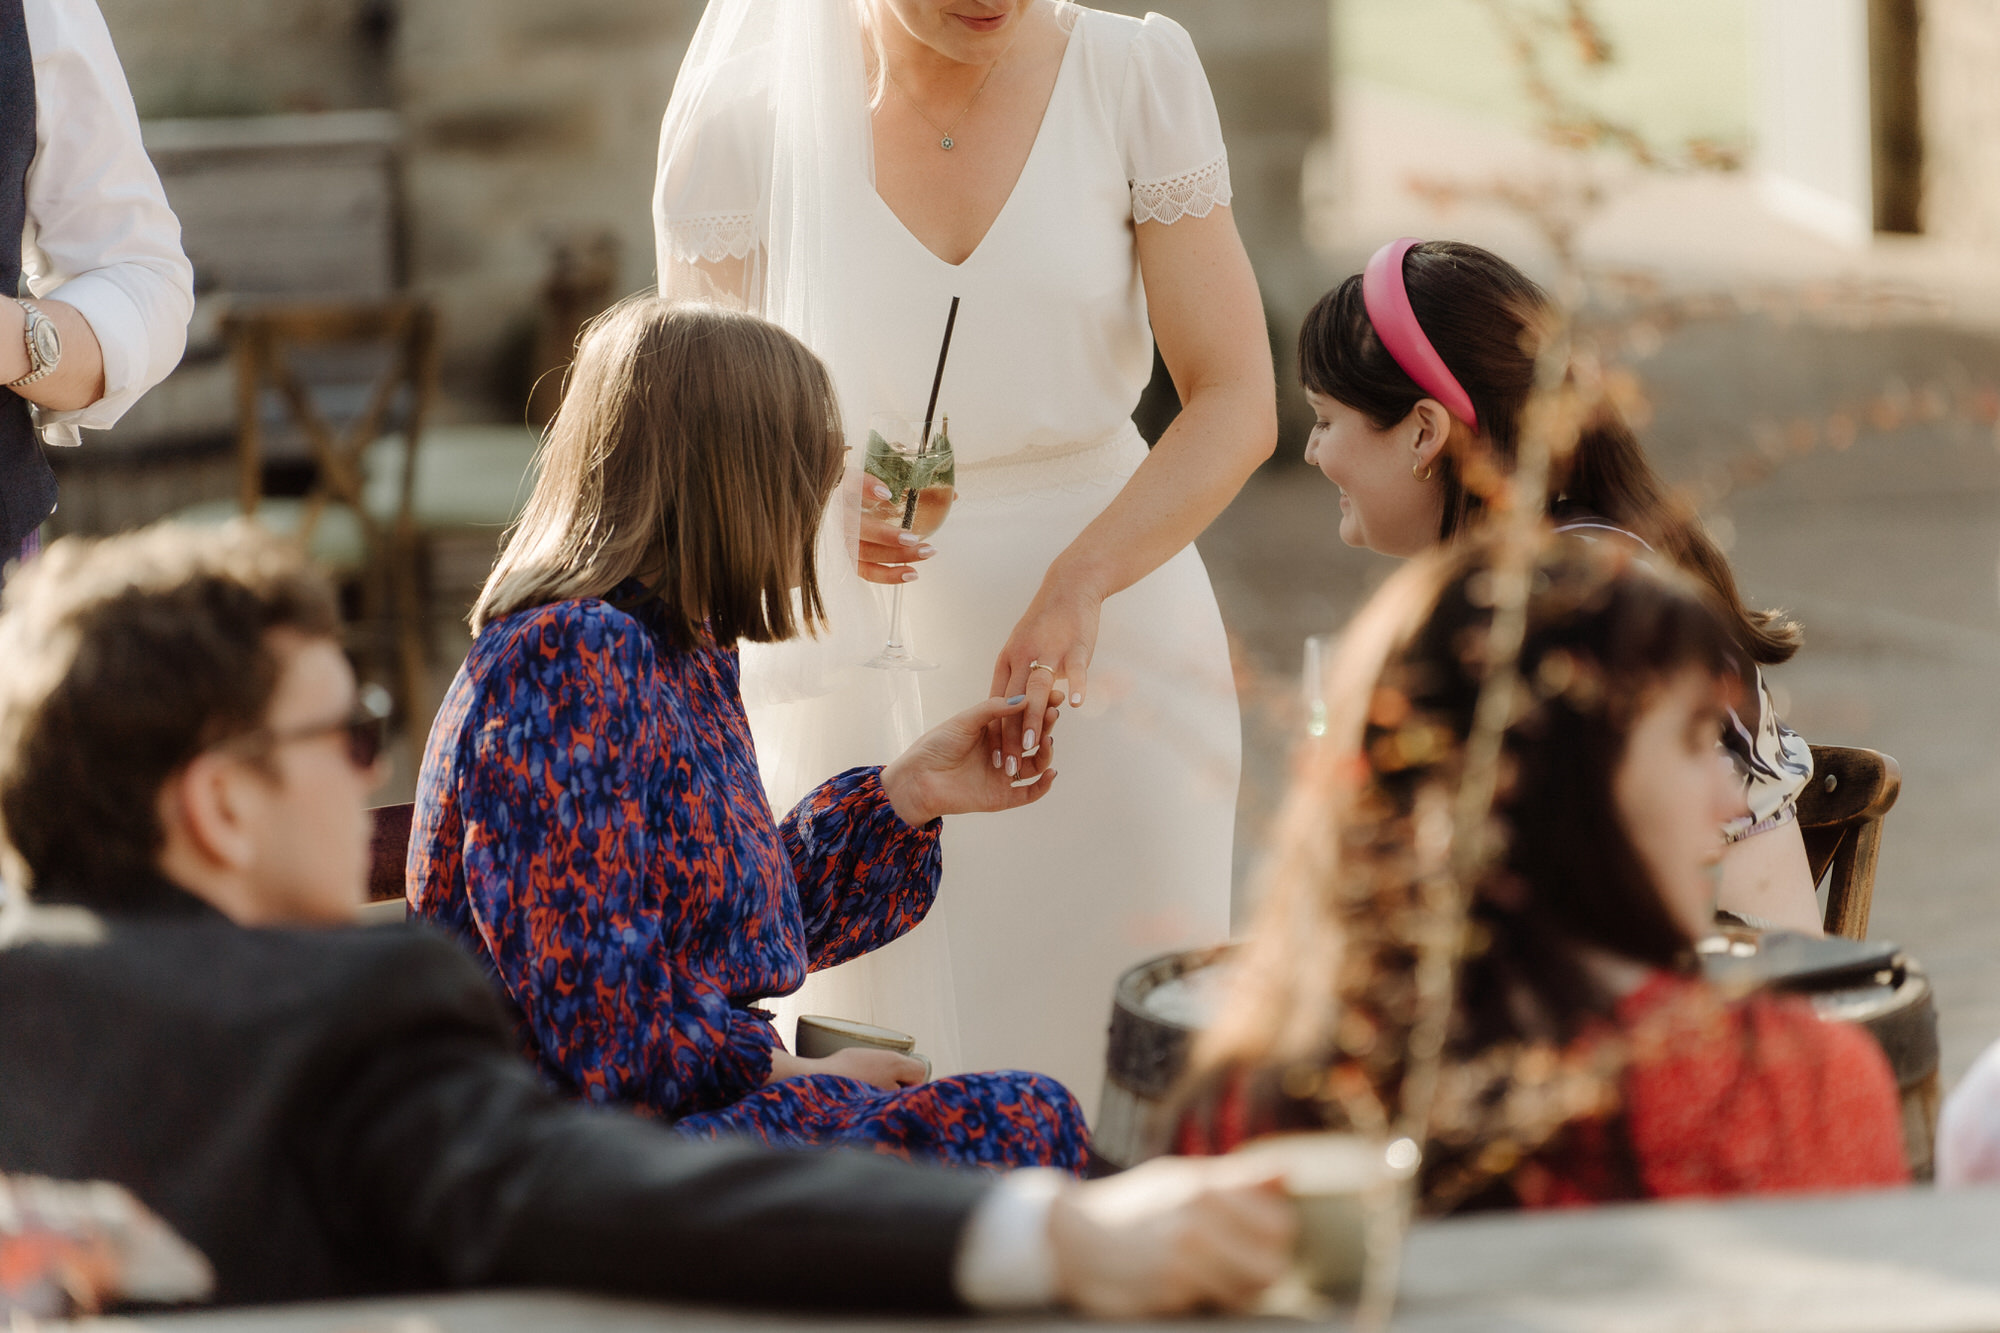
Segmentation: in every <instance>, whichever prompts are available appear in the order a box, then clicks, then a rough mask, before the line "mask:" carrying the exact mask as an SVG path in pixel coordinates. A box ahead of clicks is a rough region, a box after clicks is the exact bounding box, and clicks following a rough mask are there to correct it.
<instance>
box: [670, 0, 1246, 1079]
mask: <svg viewBox="0 0 2000 1333" xmlns="http://www.w3.org/2000/svg"><path fill="white" fill-rule="evenodd" d="M1229 197H1230V188H1229V168H1228V159H1227V156H1226V154H1225V152H1224V148H1223V143H1222V136H1221V129H1220V126H1219V124H1218V122H1217V119H1216V113H1215V106H1214V101H1213V98H1212V97H1211V95H1210V92H1209V89H1208V84H1207V81H1206V78H1205V76H1204V75H1203V73H1202V68H1201V64H1200V61H1199V59H1198V58H1197V56H1196V54H1195V50H1194V47H1193V44H1192V43H1191V42H1190V41H1189V39H1188V36H1187V34H1186V32H1185V31H1184V30H1182V29H1181V28H1180V26H1179V25H1177V24H1176V23H1174V22H1173V21H1172V20H1170V19H1167V18H1163V17H1161V16H1159V15H1157V14H1155V15H1149V16H1148V17H1147V18H1146V19H1145V20H1144V21H1140V20H1138V19H1132V18H1126V17H1122V16H1118V15H1113V14H1108V13H1103V12H1100V11H1096V10H1091V9H1085V8H1081V7H1077V6H1073V5H1069V4H1058V3H1056V0H710V5H709V10H708V13H707V14H706V16H705V17H704V19H703V21H702V26H701V29H700V31H699V32H698V33H697V35H696V38H695V43H694V46H693V47H692V48H691V50H690V52H689V55H688V59H687V62H686V64H685V65H684V66H683V67H682V71H681V75H680V78H679V80H678V82H677V83H676V85H675V89H674V95H673V100H672V103H671V105H670V106H669V108H668V112H667V118H666V124H665V128H664V131H663V135H662V141H661V162H660V175H659V179H658V183H657V187H656V197H655V221H656V224H657V227H658V236H659V259H660V273H661V284H662V288H663V290H664V291H665V292H666V293H667V294H668V295H672V296H681V295H688V296H701V297H707V298H710V299H715V298H718V297H719V298H722V299H727V300H733V301H737V302H740V303H741V304H743V305H745V306H747V307H748V308H750V309H753V310H757V311H761V312H762V313H764V314H765V315H766V316H768V317H770V318H772V319H775V320H777V321H778V322H780V323H782V324H784V325H786V326H787V327H788V328H790V329H792V330H793V331H794V332H795V333H797V334H799V336H800V337H802V338H803V339H804V340H805V341H806V342H807V343H808V344H809V345H810V346H811V347H812V348H813V349H814V350H815V351H817V352H818V353H819V354H820V356H821V357H823V358H824V359H825V360H826V362H827V364H828V366H829V367H830V368H831V370H832V372H833V377H834V382H835V384H836V386H837V387H838V390H839V393H840V397H841V401H842V411H843V414H844V415H845V417H846V423H845V424H846V427H847V431H848V436H849V440H850V443H851V444H852V443H858V442H860V441H861V440H863V439H865V438H866V430H867V423H868V420H869V418H870V416H871V415H873V414H877V413H894V414H898V415H902V416H905V417H921V416H922V415H923V412H924V408H925V403H926V400H927V398H928V396H929V393H930V388H931V380H932V374H933V370H934V368H935V366H936V361H937V355H938V346H939V339H940V337H941V336H942V334H943V331H944V325H945V318H946V312H947V310H948V308H949V307H950V304H951V298H953V297H954V296H956V297H959V298H961V302H962V304H961V306H960V309H959V313H958V317H957V324H956V330H955V333H954V336H953V341H952V344H951V353H950V360H949V363H948V366H947V368H946V371H945V374H944V379H943V383H942V386H941V392H940V394H939V399H938V411H939V414H940V415H941V416H946V415H948V416H949V417H950V420H951V440H952V443H953V446H954V449H955V453H956V456H957V460H958V463H957V491H958V496H957V502H956V505H955V507H954V508H953V509H952V511H951V514H950V516H949V518H948V520H947V521H946V523H945V525H944V527H943V529H942V530H941V531H940V532H939V533H938V534H937V535H936V537H935V539H934V549H933V546H928V545H927V546H923V547H919V548H916V549H911V548H908V547H904V546H901V545H898V544H896V538H895V534H894V531H893V529H891V528H888V527H885V526H883V525H881V524H879V523H878V524H871V525H865V526H862V527H861V528H860V530H859V535H858V539H859V545H858V548H857V546H856V545H855V541H856V525H857V522H858V520H856V519H855V518H853V517H852V515H853V512H854V507H853V506H851V505H850V506H849V507H848V514H849V518H848V521H847V523H846V524H844V525H843V524H842V523H840V522H838V521H835V520H834V519H832V518H830V519H829V521H828V523H827V524H826V528H827V531H826V533H825V534H824V537H823V540H824V541H825V542H826V543H827V545H828V549H829V558H827V559H824V560H822V562H821V569H822V571H823V573H822V578H823V580H824V581H826V582H827V583H828V584H830V585H832V586H831V587H830V588H829V590H828V604H829V614H830V618H831V622H832V631H831V633H830V634H828V635H826V636H823V637H822V638H820V639H818V640H816V641H812V642H808V643H802V644H795V645H778V646H775V647H763V646H757V645H746V646H745V649H744V655H743V661H744V694H745V701H746V703H747V704H748V705H749V707H750V717H751V724H752V728H753V731H754V733H755V735H756V740H757V746H758V752H759V755H760V761H761V763H762V765H763V769H764V777H765V784H766V787H767V789H768V790H769V792H770V794H771V797H772V801H773V804H774V805H775V806H776V807H777V808H779V809H785V808H787V807H788V806H789V804H790V803H791V802H792V801H793V800H795V799H796V798H797V796H798V795H799V794H800V793H801V792H802V791H803V790H804V788H805V785H806V783H807V781H808V779H810V780H815V781H816V780H819V779H822V778H824V777H825V775H826V774H827V773H829V772H833V771H836V770H837V769H840V768H842V767H844V766H851V765H859V764H872V763H880V762H883V761H884V760H885V759H887V758H889V757H890V756H891V755H892V754H893V753H894V752H895V738H896V735H897V733H898V731H907V730H908V729H909V728H911V727H914V726H917V725H919V724H920V722H921V719H922V718H923V717H927V716H943V715H944V714H945V713H946V712H948V711H952V710H955V709H956V708H958V707H960V706H962V705H963V704H964V703H965V702H966V701H968V700H970V699H974V698H978V697H981V696H983V695H986V694H989V693H1004V694H1010V695H1011V694H1016V693H1022V692H1026V693H1028V694H1029V695H1030V697H1031V706H1030V708H1029V709H1028V710H1027V712H1026V713H1025V714H1024V716H1026V717H1029V718H1035V717H1041V716H1043V714H1042V712H1041V710H1040V709H1039V708H1037V707H1035V706H1033V701H1035V700H1038V699H1039V698H1041V697H1042V696H1048V698H1049V702H1051V703H1056V702H1064V703H1067V704H1069V705H1070V706H1069V707H1068V708H1067V709H1066V714H1067V715H1066V716H1064V717H1063V719H1062V722H1061V726H1060V728H1059V729H1058V730H1059V732H1060V735H1059V736H1057V737H1051V738H1048V739H1047V741H1046V743H1048V744H1051V745H1053V746H1054V747H1055V751H1056V755H1055V758H1056V763H1057V766H1058V767H1059V768H1060V770H1061V772H1062V779H1063V780H1062V783H1061V785H1060V788H1059V790H1058V791H1057V792H1056V793H1055V794H1054V796H1053V798H1052V799H1050V800H1047V801H1044V802H1041V803H1039V804H1037V805H1035V806H1033V807H1031V808H1029V809H1027V810H1025V811H1022V812H1019V813H1017V814H1011V815H1008V816H1005V817H1000V818H995V817H991V816H971V817H965V818H955V819H953V820H950V821H947V824H946V827H945V833H944V880H943V886H942V889H941V891H940V894H939V898H938V904H937V906H936V907H935V908H933V909H932V912H931V915H930V916H929V918H927V919H926V920H925V921H924V922H923V923H922V924H921V925H920V926H919V927H918V928H917V929H916V930H915V931H913V932H912V933H911V934H910V935H909V936H908V937H907V938H905V939H903V940H900V941H898V942H897V943H895V944H893V945H891V946H889V947H888V948H886V949H883V950H880V951H878V952H877V953H874V954H871V955H869V956H868V957H867V958H865V959H861V960H858V961H857V962H854V963H849V964H847V965H845V966H844V967H841V968H837V969H834V970H832V971H830V972H826V973H820V974H817V975H815V976H814V977H813V978H811V979H810V980H809V981H808V982H807V984H806V988H805V989H804V990H803V991H801V992H799V994H798V995H796V996H793V997H787V998H786V999H785V1000H783V1001H782V1002H781V1003H780V1010H781V1017H782V1016H784V1015H796V1014H798V1013H802V1012H811V1013H830V1014H836V1015H839V1016H843V1017H847V1018H856V1019H861V1020H863V1021H867V1022H874V1023H879V1024H882V1025H885V1026H889V1027H894V1028H899V1029H901V1030H904V1031H907V1032H912V1033H914V1034H915V1035H916V1036H917V1038H918V1045H919V1049H920V1050H923V1051H925V1052H927V1053H928V1054H929V1055H930V1056H931V1057H932V1059H933V1061H934V1063H935V1064H936V1065H937V1067H938V1071H939V1072H940V1073H945V1072H953V1071H956V1070H961V1069H994V1068H1025V1069H1033V1070H1037V1071H1040V1072H1044V1073H1048V1074H1052V1075H1054V1076H1055V1077H1057V1078H1059V1079H1061V1080H1062V1081H1063V1082H1064V1083H1066V1084H1068V1085H1069V1086H1070V1088H1071V1089H1072V1090H1074V1091H1075V1092H1076V1094H1077V1096H1078V1097H1079V1099H1080V1100H1082V1102H1083V1104H1084V1105H1085V1106H1086V1107H1092V1106H1094V1105H1095V1103H1096V1099H1097V1095H1098V1090H1099V1086H1100V1080H1101V1077H1102V1072H1103V1062H1104V1034H1105V1026H1106V1021H1107V1019H1108V1017H1109V1013H1110V1006H1111V996H1112V988H1113V984H1114V982H1115V981H1116V979H1117V977H1118V975H1119V974H1120V973H1121V972H1122V971H1123V970H1124V969H1126V968H1127V967H1129V966H1131V965H1132V964H1133V963H1135V962H1137V961H1139V960H1141V959H1144V958H1146V957H1149V956H1151V955H1154V954H1157V953H1162V952H1165V951H1168V950H1172V949H1179V948H1187V947H1192V946H1196V945H1202V944H1209V943H1215V942H1218V941H1220V940H1222V939H1224V938H1225V937H1226V936H1227V934H1228V930H1229V891H1230V850H1231V840H1232V836H1233V825H1234V817H1235V803H1236V786H1237V772H1238V761H1239V749H1240V734H1239V729H1238V718H1237V708H1236V695H1235V688H1234V682H1233V679H1232V676H1231V671H1230V662H1229V651H1228V645H1227V642H1226V640H1225V636H1224V633H1223V628H1222V622H1221V618H1220V616H1219V615H1218V613H1217V611H1216V605H1215V596H1214V593H1213V591H1212V590H1211V588H1210V586H1209V581H1208V575H1207V572H1206V571H1205V570H1204V569H1203V567H1202V563H1201V559H1200V557H1199V556H1198V555H1197V554H1196V552H1195V550H1194V547H1193V546H1192V544H1191V543H1192V541H1193V539H1194V538H1195V536H1196V535H1197V534H1199V533H1200V532H1201V530H1202V529H1203V528H1204V527H1206V526H1207V524H1208V523H1209V522H1210V521H1211V520H1212V519H1213V518H1214V517H1215V515H1216V514H1217V513H1219V512H1220V511H1221V510H1222V508H1223V507H1224V506H1225V505H1226V504H1228V502H1229V500H1230V499H1231V497H1233V496H1234V495H1235V493H1236V491H1237V489H1238V488H1239V487H1240V486H1241V485H1242V483H1243V482H1244V480H1245V479H1246V478H1247V477H1248V476H1249V474H1250V472H1251V471H1252V470H1253V469H1255V467H1256V466H1257V464H1258V463H1259V462H1261V461H1262V460H1263V459H1264V458H1265V457H1267V456H1268V455H1269V453H1270V451H1271V449H1272V447H1273V445H1274V443H1275V440H1276V413H1275V404H1274V389H1273V383H1272V372H1271V363H1270V352H1269V346H1268V343H1267V341H1266V334H1265V326H1264V321H1263V311H1262V306H1261V304H1260V301H1259V298H1258V293H1257V287H1256V281H1255V278H1254V276H1253V275H1252V273H1251V270H1250V265H1249V261H1248V259H1247V258H1246V256H1245V254H1244V251H1243V247H1242V243H1241V241H1240V240H1239V239H1238V236H1237V232H1236V227H1235V223H1234V221H1233V219H1232V217H1231V215H1230V211H1229V208H1228V203H1229ZM1156 336H1157V338H1158V340H1159V347H1160V351H1161V354H1162V356H1163V358H1164V360H1165V362H1166V365H1167V367H1168V369H1169V371H1170V372H1171V373H1172V375H1173V378H1174V383H1175V385H1176V387H1177V388H1178V390H1179V393H1180V397H1181V400H1182V403H1183V407H1182V411H1181V413H1180V415H1179V417H1178V418H1177V419H1176V420H1175V422H1174V424H1173V426H1172V427H1171V428H1170V429H1169V430H1168V431H1167V432H1166V434H1165V436H1164V437H1163V438H1162V439H1161V440H1160V441H1159V442H1158V444H1157V445H1156V446H1155V447H1154V448H1153V449H1152V450H1151V451H1150V453H1149V452H1148V450H1147V448H1146V445H1145V443H1144V442H1143V441H1142V440H1141V439H1140V437H1139V435H1138V433H1137V431H1136V430H1135V429H1134V428H1133V426H1132V422H1131V414H1132V410H1133V408H1134V407H1135V405H1136V404H1137V402H1138V400H1139V395H1140V392H1141V391H1142V390H1143V389H1144V387H1145V385H1146V383H1147V380H1148V378H1149V376H1150V372H1151V368H1152V361H1153V344H1154V338H1155V337H1156ZM859 452H860V451H858V450H855V451H853V452H852V453H851V454H850V458H851V459H853V460H854V461H855V462H856V463H857V464H858V454H859ZM861 481H862V479H861V478H859V477H858V476H857V477H855V478H853V479H852V481H851V487H852V488H855V490H856V492H857V493H858V487H859V486H860V484H861ZM843 541H844V542H845V549H844V550H843V549H841V547H842V543H843ZM837 571H844V574H843V573H840V572H837ZM904 580H908V587H907V590H906V592H905V603H906V616H907V619H908V627H909V634H908V637H909V642H910V645H911V647H912V648H913V649H914V650H915V651H916V652H917V653H919V654H921V655H922V656H924V657H927V658H929V659H931V660H933V661H935V662H937V663H938V664H939V669H937V670H934V671H929V672H923V673H903V672H884V671H876V670H868V669H864V668H862V667H861V666H860V665H859V664H860V663H861V662H863V661H864V660H866V659H867V658H868V657H869V656H871V655H872V654H873V653H874V651H875V650H876V649H878V648H879V647H880V646H881V643H882V641H883V637H884V633H885V631H886V628H887V613H886V606H887V602H888V594H887V590H886V588H884V587H881V586H879V585H886V584H892V583H896V582H901V581H904ZM871 585H877V586H871ZM1043 740H1044V738H1042V737H1038V736H1034V735H1032V734H1027V735H1023V734H1020V733H1019V732H1018V730H1017V731H1016V732H1015V733H1014V734H1009V735H1005V736H996V737H995V738H994V753H995V762H997V763H1001V764H1003V765H1006V764H1013V763H1016V762H1018V757H1019V755H1020V753H1021V751H1022V749H1023V748H1024V747H1026V746H1032V745H1035V744H1037V743H1039V742H1043ZM780 1031H781V1034H785V1033H788V1025H786V1026H781V1029H780Z"/></svg>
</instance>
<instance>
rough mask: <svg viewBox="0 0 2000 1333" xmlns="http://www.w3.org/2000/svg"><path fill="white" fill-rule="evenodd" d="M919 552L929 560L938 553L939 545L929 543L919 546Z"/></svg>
mask: <svg viewBox="0 0 2000 1333" xmlns="http://www.w3.org/2000/svg"><path fill="white" fill-rule="evenodd" d="M917 554H918V555H920V556H922V557H923V558H924V559H926V560H928V559H930V558H931V557H932V556H934V555H936V554H937V547H935V546H931V545H928V544H926V545H923V546H919V547H918V548H917Z"/></svg>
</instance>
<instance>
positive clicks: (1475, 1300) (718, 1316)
mask: <svg viewBox="0 0 2000 1333" xmlns="http://www.w3.org/2000/svg"><path fill="white" fill-rule="evenodd" d="M1402 1292H1403V1296H1402V1303H1401V1305H1400V1307H1399V1309H1398V1312H1397V1317H1396V1321H1395V1328H1396V1329H1397V1330H1401V1331H1402V1333H1474V1331H1475V1330H1477V1331H1478V1333H1654V1331H1655V1330H1658V1331H1660V1333H1665V1330H1675V1331H1676V1333H1681V1331H1683V1330H1700V1333H1765V1331H1766V1330H1768V1331H1769V1333H1960V1331H1961V1330H1962V1331H1964V1333H1972V1331H1973V1330H1978V1331H1979V1333H1989V1331H1990V1330H1995V1329H2000V1189H1981V1190H1964V1191H1957V1192H1952V1193H1940V1192H1937V1191H1933V1190H1930V1189H1916V1190H1905V1191H1896V1192H1889V1193H1878V1194H1862V1195H1848V1196H1844V1197H1839V1198H1807V1199H1801V1198H1793V1199H1757V1200H1738V1201H1731V1202H1722V1203H1673V1204H1648V1205H1641V1206H1635V1207H1619V1208H1599V1209H1586V1210H1576V1211H1568V1212H1560V1213H1540V1214H1534V1215H1516V1214H1493V1215H1489V1216H1484V1217H1473V1218H1462V1219H1452V1220H1448V1221H1443V1222H1429V1223H1420V1224H1419V1225H1418V1226H1417V1227H1416V1228H1414V1230H1413V1231H1412V1233H1411V1236H1410V1243H1409V1248H1408V1251H1407V1254H1406V1260H1405V1264H1404V1270H1403V1282H1402ZM974 1322H976V1321H973V1320H970V1319H924V1320H917V1319H909V1320H893V1319H830V1318H829V1319H812V1318H809V1317H799V1316H791V1315H777V1314H758V1313H739V1312H722V1311H716V1310H709V1309H692V1308H687V1307H675V1306H664V1305H650V1304H645V1303H642V1302H631V1301H610V1300H601V1299H597V1298H593V1297H586V1296H573V1295H567V1294H562V1293H545V1292H511V1293H494V1292H485V1293H474V1294H469V1295H460V1296H433V1297H419V1298H411V1299H401V1300H387V1301H368V1302H353V1303H329V1304H317V1305H300V1306H290V1307H274V1308H264V1309H243V1310H230V1311H214V1312H205V1313H196V1314H186V1315H173V1316H166V1317H158V1318H148V1319H146V1320H144V1321H143V1325H142V1326H143V1327H145V1328H148V1329H156V1330H158V1333H528V1331H529V1330H535V1331H536V1333H566V1331H568V1330H584V1329H590V1330H594V1331H596V1333H655V1331H660V1330H668V1329H671V1330H674V1333H745V1330H748V1329H752V1328H770V1329H802V1328H805V1327H808V1326H811V1325H829V1326H832V1325H838V1326H839V1327H840V1328H841V1329H842V1330H844V1333H873V1331H878V1330H879V1331H880V1333H916V1331H917V1330H925V1329H937V1328H947V1327H957V1328H961V1329H963V1328H965V1327H967V1326H968V1325H970V1324H972V1323H974ZM977 1322H999V1321H977ZM1006 1322H1007V1324H1008V1325H1009V1326H1010V1327H1014V1328H1035V1329H1047V1330H1056V1329H1080V1328H1081V1327H1082V1325H1081V1324H1080V1322H1079V1321H1076V1320H1071V1319H1064V1318H1041V1319H1032V1320H1010V1321H1006ZM1207 1322H1209V1323H1210V1324H1211V1326H1217V1327H1221V1326H1231V1327H1239V1328H1243V1329H1246V1330H1247V1329H1249V1328H1251V1327H1258V1326H1261V1327H1262V1328H1265V1329H1268V1328H1269V1327H1270V1324H1269V1323H1268V1322H1267V1321H1249V1320H1228V1321H1223V1320H1216V1321H1207ZM81 1327H85V1328H94V1329H97V1330H100V1333H109V1330H110V1329H111V1328H113V1327H118V1328H122V1329H127V1330H129V1329H131V1328H132V1324H130V1323H128V1322H125V1321H101V1322H88V1323H86V1324H85V1325H82V1326H81Z"/></svg>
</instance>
